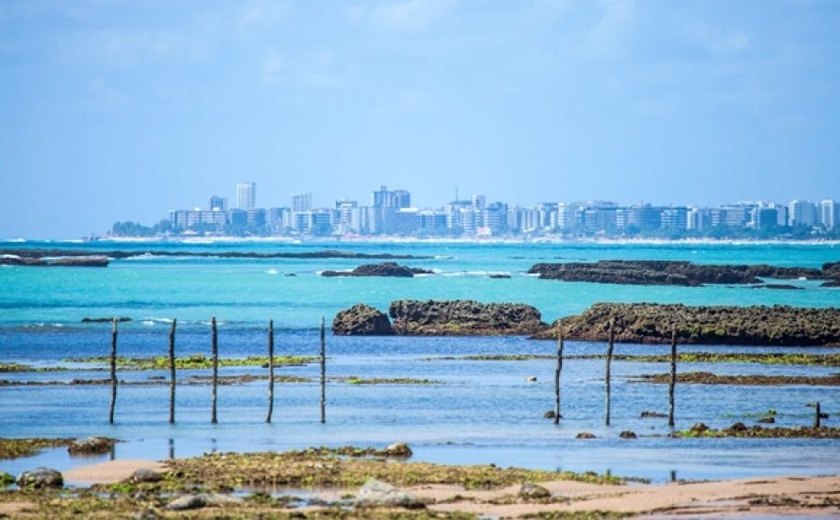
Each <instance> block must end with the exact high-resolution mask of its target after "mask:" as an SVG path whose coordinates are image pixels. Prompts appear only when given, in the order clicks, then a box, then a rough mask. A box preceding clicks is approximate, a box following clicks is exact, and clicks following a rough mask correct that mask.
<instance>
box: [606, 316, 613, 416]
mask: <svg viewBox="0 0 840 520" xmlns="http://www.w3.org/2000/svg"><path fill="white" fill-rule="evenodd" d="M614 329H615V319H611V320H610V335H609V342H608V343H607V371H606V372H607V373H606V375H605V377H604V379H605V380H606V395H605V403H604V405H605V408H606V415H605V417H604V424H606V425H607V426H609V425H610V364H611V363H612V357H613V342H614V340H615V331H614Z"/></svg>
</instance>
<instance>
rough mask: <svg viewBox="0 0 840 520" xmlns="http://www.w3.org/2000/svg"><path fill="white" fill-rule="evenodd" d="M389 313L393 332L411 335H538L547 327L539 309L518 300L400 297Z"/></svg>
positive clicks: (393, 303)
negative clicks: (519, 302) (441, 299)
mask: <svg viewBox="0 0 840 520" xmlns="http://www.w3.org/2000/svg"><path fill="white" fill-rule="evenodd" d="M388 314H389V315H390V316H391V318H392V319H393V320H394V321H393V328H394V332H395V333H397V334H400V335H409V336H496V335H517V334H536V333H538V332H540V331H542V330H544V329H545V328H546V327H547V325H546V324H545V323H543V322H542V320H541V316H540V311H538V310H537V309H535V308H534V307H532V306H530V305H524V304H517V303H479V302H476V301H473V300H449V301H435V300H428V301H419V300H397V301H395V302H392V303H391V307H390V308H389V310H388Z"/></svg>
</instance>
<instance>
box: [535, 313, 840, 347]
mask: <svg viewBox="0 0 840 520" xmlns="http://www.w3.org/2000/svg"><path fill="white" fill-rule="evenodd" d="M610 320H615V339H616V341H618V342H622V343H669V342H670V341H671V329H672V327H673V326H676V329H677V336H678V339H679V341H680V342H681V343H693V344H706V345H709V344H711V345H778V346H816V345H840V309H838V308H825V309H813V308H798V307H789V306H781V305H775V306H773V307H765V306H751V307H734V306H700V307H689V306H686V305H679V304H668V305H663V304H654V303H596V304H595V305H593V306H592V307H590V308H589V309H587V310H586V311H585V312H584V313H583V314H580V315H577V316H569V317H566V318H561V319H559V320H557V321H556V322H554V324H553V325H552V326H551V328H550V329H547V330H544V331H542V332H540V333H539V334H536V335H535V337H536V338H538V339H556V338H557V333H558V331H559V328H560V327H562V328H563V334H564V336H565V337H566V338H567V339H577V340H585V341H606V340H607V338H608V331H609V323H610Z"/></svg>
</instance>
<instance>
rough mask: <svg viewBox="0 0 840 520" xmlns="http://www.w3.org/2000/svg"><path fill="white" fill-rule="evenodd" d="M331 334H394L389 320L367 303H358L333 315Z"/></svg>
mask: <svg viewBox="0 0 840 520" xmlns="http://www.w3.org/2000/svg"><path fill="white" fill-rule="evenodd" d="M332 330H333V334H335V335H338V336H390V335H392V334H394V329H393V328H392V327H391V320H389V319H388V316H387V315H386V314H385V313H384V312H381V311H379V310H378V309H375V308H374V307H371V306H369V305H364V304H358V305H354V306H352V307H350V308H349V309H346V310H343V311H341V312H339V313H338V314H336V315H335V318H334V319H333V324H332Z"/></svg>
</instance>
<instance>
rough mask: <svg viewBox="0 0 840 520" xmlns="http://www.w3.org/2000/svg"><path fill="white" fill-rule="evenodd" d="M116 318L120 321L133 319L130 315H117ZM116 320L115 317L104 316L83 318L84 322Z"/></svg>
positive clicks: (109, 321)
mask: <svg viewBox="0 0 840 520" xmlns="http://www.w3.org/2000/svg"><path fill="white" fill-rule="evenodd" d="M116 320H117V321H118V322H120V323H123V322H127V321H131V318H129V317H128V316H117V317H116ZM112 321H114V317H107V316H105V317H102V318H82V323H111V322H112Z"/></svg>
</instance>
